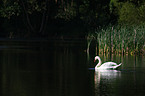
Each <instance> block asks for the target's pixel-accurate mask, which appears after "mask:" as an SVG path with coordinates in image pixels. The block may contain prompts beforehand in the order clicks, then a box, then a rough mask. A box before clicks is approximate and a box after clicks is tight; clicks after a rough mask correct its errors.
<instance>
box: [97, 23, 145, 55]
mask: <svg viewBox="0 0 145 96" xmlns="http://www.w3.org/2000/svg"><path fill="white" fill-rule="evenodd" d="M97 40H98V42H99V52H100V53H119V54H120V53H121V54H135V53H141V52H142V51H143V47H144V46H145V26H144V25H141V26H130V27H128V26H115V27H113V26H109V27H107V28H106V29H101V30H100V31H99V32H97Z"/></svg>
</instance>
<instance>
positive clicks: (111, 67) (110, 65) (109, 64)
mask: <svg viewBox="0 0 145 96" xmlns="http://www.w3.org/2000/svg"><path fill="white" fill-rule="evenodd" d="M97 59H98V60H99V63H98V64H97V65H96V66H95V70H98V69H104V70H114V69H116V68H118V67H119V66H121V64H122V63H120V64H118V65H117V64H116V63H114V62H105V63H103V64H102V65H101V59H100V57H99V56H96V57H95V60H94V62H95V61H96V60H97Z"/></svg>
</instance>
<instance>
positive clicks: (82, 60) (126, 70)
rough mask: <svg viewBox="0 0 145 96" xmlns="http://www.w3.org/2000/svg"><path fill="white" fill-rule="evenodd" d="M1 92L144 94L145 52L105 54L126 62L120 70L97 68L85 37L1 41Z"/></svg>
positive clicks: (8, 95) (31, 95) (32, 95)
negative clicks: (63, 39)
mask: <svg viewBox="0 0 145 96" xmlns="http://www.w3.org/2000/svg"><path fill="white" fill-rule="evenodd" d="M0 53H1V54H0V61H1V63H0V66H1V67H0V73H1V77H0V78H1V79H0V80H1V92H0V95H1V96H118V95H120V96H130V95H132V96H140V95H144V94H145V92H144V89H143V88H145V82H144V81H145V76H144V75H145V59H144V58H145V57H144V56H115V55H112V56H101V55H100V57H101V59H102V61H103V62H105V61H109V60H111V61H114V62H117V63H120V62H122V63H123V64H122V66H121V67H120V68H119V69H118V70H110V71H103V72H102V71H96V72H95V70H94V69H93V68H94V66H95V64H94V63H93V58H94V55H91V54H90V56H88V55H87V53H86V45H85V44H84V41H81V40H78V41H73V42H71V41H69V42H65V41H59V40H58V41H31V42H30V41H25V42H23V41H20V42H16V41H14V42H12V43H10V42H6V43H2V44H1V45H0Z"/></svg>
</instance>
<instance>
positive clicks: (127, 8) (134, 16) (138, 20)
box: [118, 2, 145, 25]
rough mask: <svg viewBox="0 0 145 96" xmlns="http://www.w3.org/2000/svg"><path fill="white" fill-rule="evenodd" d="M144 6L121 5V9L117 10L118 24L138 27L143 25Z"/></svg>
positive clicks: (127, 3) (144, 17)
mask: <svg viewBox="0 0 145 96" xmlns="http://www.w3.org/2000/svg"><path fill="white" fill-rule="evenodd" d="M144 10H145V6H144V5H141V6H135V5H134V4H133V3H130V2H125V3H122V7H121V9H120V10H119V19H118V22H119V23H120V24H123V25H124V24H127V25H138V24H143V23H145V11H144Z"/></svg>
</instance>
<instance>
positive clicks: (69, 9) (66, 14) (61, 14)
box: [55, 4, 76, 21]
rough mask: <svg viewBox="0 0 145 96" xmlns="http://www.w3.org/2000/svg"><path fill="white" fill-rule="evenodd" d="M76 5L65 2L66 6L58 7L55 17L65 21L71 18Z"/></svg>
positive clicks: (74, 13)
mask: <svg viewBox="0 0 145 96" xmlns="http://www.w3.org/2000/svg"><path fill="white" fill-rule="evenodd" d="M75 7H76V5H75V4H73V6H71V4H67V6H60V7H59V9H58V13H57V15H56V16H55V18H61V19H64V20H66V21H70V20H72V19H73V18H74V17H75V16H76V9H75Z"/></svg>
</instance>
